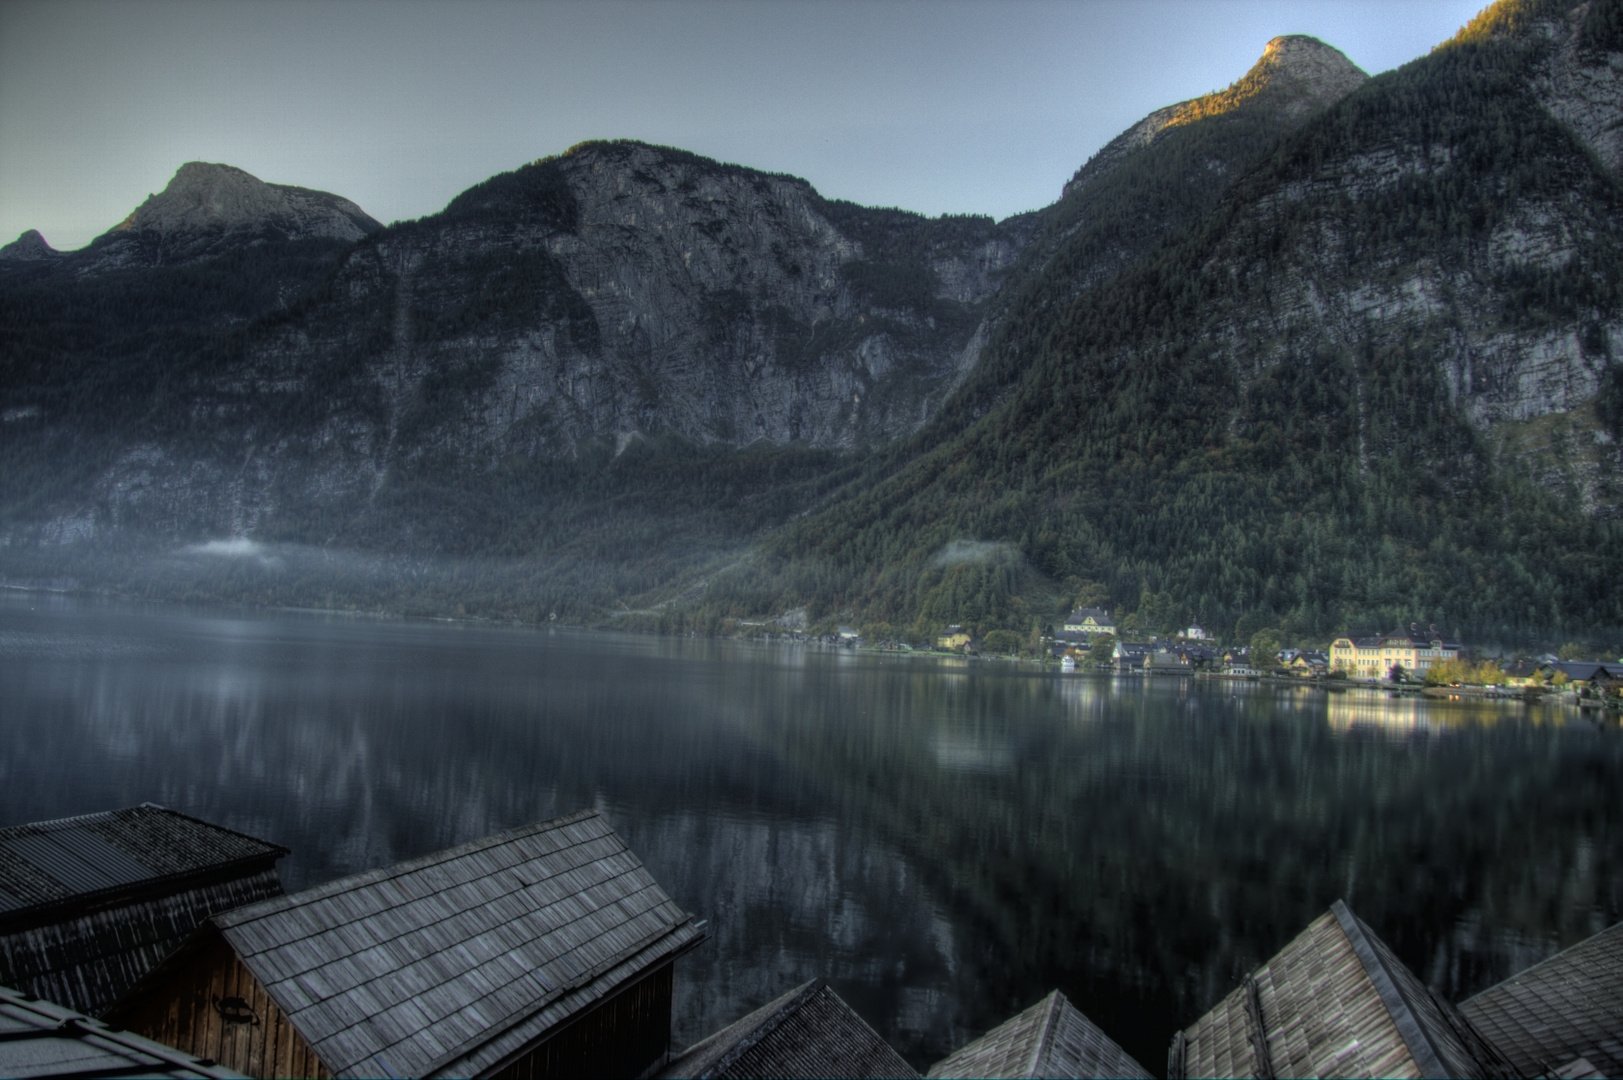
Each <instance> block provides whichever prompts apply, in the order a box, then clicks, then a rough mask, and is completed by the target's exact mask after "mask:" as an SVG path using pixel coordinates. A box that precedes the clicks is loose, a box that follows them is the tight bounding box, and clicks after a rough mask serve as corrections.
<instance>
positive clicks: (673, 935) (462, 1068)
mask: <svg viewBox="0 0 1623 1080" xmlns="http://www.w3.org/2000/svg"><path fill="white" fill-rule="evenodd" d="M213 922H214V924H215V925H216V926H218V927H219V929H220V932H221V933H222V934H224V936H225V938H226V940H227V941H229V942H230V943H231V945H232V947H233V948H234V949H235V950H236V951H237V954H238V956H240V957H241V959H242V961H243V963H245V964H246V965H247V966H248V967H249V969H250V970H252V971H253V972H254V975H255V977H257V978H258V979H259V980H260V982H261V983H262V984H263V985H264V987H265V989H266V991H267V992H269V993H270V995H271V997H273V998H274V999H275V1000H276V1003H277V1004H278V1006H280V1007H281V1009H282V1010H283V1012H284V1013H286V1014H287V1016H288V1018H289V1019H290V1020H291V1021H292V1022H293V1024H294V1026H295V1027H297V1028H298V1030H299V1031H300V1032H301V1033H302V1034H303V1035H304V1037H305V1038H306V1039H307V1040H308V1041H309V1043H310V1045H311V1046H312V1047H313V1048H314V1050H315V1051H316V1053H317V1055H318V1056H319V1057H320V1058H321V1060H322V1061H323V1062H324V1063H325V1064H326V1065H327V1066H328V1068H330V1069H331V1070H332V1071H333V1073H334V1074H335V1075H340V1076H342V1075H363V1076H366V1075H378V1074H379V1073H380V1072H390V1073H394V1074H396V1075H402V1076H426V1075H435V1074H444V1075H456V1076H465V1075H480V1074H483V1073H486V1072H489V1071H492V1070H493V1069H495V1068H498V1067H499V1066H500V1065H502V1064H503V1063H505V1061H506V1060H507V1059H509V1058H510V1057H512V1056H513V1055H515V1054H517V1053H518V1052H519V1051H520V1050H522V1049H523V1048H524V1047H525V1046H526V1045H528V1044H529V1043H530V1042H532V1041H533V1040H534V1039H535V1038H537V1037H538V1036H540V1035H542V1034H543V1033H545V1032H546V1031H548V1030H549V1029H551V1028H552V1027H554V1026H555V1025H557V1024H559V1023H561V1022H563V1021H564V1020H567V1019H568V1018H569V1017H570V1016H572V1015H574V1014H575V1013H578V1012H579V1011H581V1010H583V1009H585V1008H587V1007H588V1006H590V1005H591V1004H593V1003H595V1002H596V1001H598V1000H599V999H601V998H602V997H604V996H606V995H607V994H608V993H610V992H612V991H613V990H614V989H615V988H616V987H618V986H620V985H623V984H624V982H625V981H626V980H628V979H630V978H633V977H635V976H636V975H638V974H639V973H641V972H644V971H646V970H648V969H649V968H650V967H652V966H655V965H657V964H658V963H660V962H662V961H663V960H665V959H667V958H669V957H671V956H673V955H675V954H676V953H678V952H680V951H682V950H684V949H685V948H687V947H688V946H690V945H692V944H695V943H697V942H698V941H699V940H700V939H701V938H702V937H703V931H702V930H701V929H699V928H698V927H697V926H695V925H694V922H693V918H692V916H691V915H689V914H687V913H686V912H684V911H683V910H682V909H681V908H679V907H677V906H676V904H675V903H673V902H672V901H671V898H670V897H669V896H667V895H666V894H665V892H664V891H663V890H662V889H661V888H660V887H659V885H658V884H657V883H655V881H654V879H653V877H652V876H650V875H649V873H648V871H647V870H646V869H644V867H643V865H642V862H641V860H639V859H638V858H637V857H636V855H634V854H633V853H632V852H631V850H630V849H629V848H627V847H626V845H625V842H624V841H622V840H621V839H620V837H619V836H618V835H617V834H616V833H615V832H614V830H613V829H611V828H610V827H609V825H608V823H607V822H606V821H604V820H603V819H602V818H601V817H600V816H599V815H598V814H597V813H596V812H594V811H590V810H587V811H582V812H580V813H578V814H573V815H570V816H569V817H564V818H559V819H557V820H555V821H549V822H543V823H541V824H538V825H529V826H525V827H523V828H519V829H513V830H510V831H508V832H504V833H499V834H497V835H495V836H491V837H486V838H485V839H483V840H476V841H474V842H473V843H470V844H464V845H462V846H461V847H457V848H452V849H450V850H448V851H443V852H438V853H436V854H433V855H428V856H425V857H423V858H420V859H413V860H411V861H409V862H404V863H400V864H398V865H396V866H392V867H388V868H386V869H383V870H375V871H371V872H369V873H365V874H359V875H356V876H354V877H349V878H343V879H341V880H338V881H332V882H328V883H327V884H325V885H321V886H318V887H316V888H314V889H309V890H306V891H304V892H301V893H296V894H293V895H290V896H283V897H280V898H277V899H275V900H269V901H266V902H264V903H260V904H255V905H252V906H250V907H246V908H239V909H237V910H235V911H232V912H229V913H227V914H224V915H219V916H216V917H215V918H214V920H213Z"/></svg>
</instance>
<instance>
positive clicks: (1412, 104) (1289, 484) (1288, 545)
mask: <svg viewBox="0 0 1623 1080" xmlns="http://www.w3.org/2000/svg"><path fill="white" fill-rule="evenodd" d="M1615 11H1616V7H1615V5H1613V6H1606V7H1601V6H1598V5H1597V6H1594V7H1585V6H1580V7H1578V8H1576V9H1569V7H1568V6H1566V5H1560V4H1513V5H1501V6H1499V7H1498V8H1496V9H1493V10H1491V11H1490V12H1488V13H1486V14H1485V15H1484V17H1483V18H1482V19H1480V20H1478V22H1477V23H1475V24H1473V25H1472V26H1471V27H1469V28H1467V30H1466V31H1464V32H1462V34H1461V35H1460V37H1459V38H1458V39H1457V40H1456V41H1453V42H1450V43H1448V44H1447V45H1445V46H1444V47H1442V48H1440V49H1438V50H1437V51H1436V52H1434V53H1433V54H1432V55H1431V56H1429V57H1427V58H1424V59H1422V60H1419V61H1416V62H1414V63H1412V64H1410V65H1408V66H1407V67H1405V68H1403V69H1401V70H1399V71H1396V72H1392V73H1390V74H1387V75H1384V76H1381V77H1379V78H1376V79H1373V80H1371V81H1370V82H1369V83H1368V84H1367V85H1365V86H1364V87H1362V88H1361V89H1359V90H1357V91H1355V92H1354V93H1352V94H1351V95H1349V96H1348V97H1347V98H1346V99H1345V100H1344V101H1342V102H1341V103H1340V104H1338V105H1336V106H1333V107H1332V108H1330V109H1329V110H1327V111H1326V112H1325V113H1323V114H1322V115H1320V116H1318V117H1316V118H1315V119H1314V120H1312V121H1311V122H1309V123H1307V124H1304V125H1302V126H1301V127H1300V128H1298V129H1297V130H1296V131H1295V132H1294V133H1293V134H1291V135H1290V136H1289V137H1287V138H1286V139H1284V140H1283V141H1282V142H1281V143H1280V145H1279V146H1278V147H1277V148H1276V149H1274V150H1273V151H1272V152H1271V153H1270V154H1269V155H1268V156H1267V158H1266V160H1265V161H1263V162H1262V163H1261V164H1259V165H1257V166H1256V167H1255V168H1254V169H1253V170H1252V171H1250V172H1249V173H1248V174H1247V175H1245V176H1243V177H1242V178H1240V179H1239V180H1238V181H1237V183H1236V184H1235V185H1234V186H1233V187H1232V188H1230V189H1229V190H1228V192H1227V193H1226V194H1225V195H1224V197H1223V199H1222V201H1221V203H1220V204H1219V205H1218V206H1217V207H1215V209H1214V210H1213V211H1212V212H1211V213H1209V214H1208V215H1206V216H1204V217H1202V218H1201V219H1200V221H1199V222H1198V223H1197V224H1196V225H1194V226H1193V227H1192V228H1189V229H1187V230H1184V231H1182V232H1180V233H1178V234H1177V235H1175V236H1172V237H1170V238H1169V239H1167V240H1166V241H1165V242H1164V243H1162V244H1161V245H1159V246H1158V247H1156V248H1155V249H1154V250H1153V251H1152V252H1150V253H1149V254H1148V255H1146V256H1145V257H1144V258H1142V259H1140V260H1138V261H1137V262H1135V263H1133V264H1132V265H1131V266H1130V267H1129V268H1128V269H1127V270H1125V271H1124V272H1123V273H1122V274H1120V275H1119V276H1117V277H1115V278H1113V279H1110V280H1107V281H1104V282H1102V283H1099V284H1095V285H1092V286H1091V287H1089V288H1087V289H1086V290H1085V291H1084V292H1083V293H1082V294H1081V295H1080V296H1078V297H1077V298H1076V299H1074V300H1072V301H1071V302H1070V303H1069V304H1067V305H1065V306H1064V308H1063V310H1062V311H1061V312H1059V313H1058V314H1057V315H1056V316H1055V317H1054V318H1052V319H1046V320H1045V319H1041V318H1030V317H1023V316H1024V315H1025V313H1024V312H1020V311H1016V313H1015V314H1014V315H1013V316H1012V317H1011V321H1010V324H1009V326H1008V327H1007V328H1006V330H1005V336H1004V338H1003V339H1002V348H1003V349H1004V350H1005V353H1004V355H1005V356H1008V355H1016V356H1018V355H1020V354H1021V352H1022V350H1023V349H1025V350H1029V351H1030V356H1031V359H1030V360H1029V362H1023V363H1017V364H1015V365H1014V366H1016V367H1018V368H1019V371H1020V374H1019V379H1018V382H1017V384H1016V385H1015V386H1014V388H1013V389H1012V390H1011V391H1010V392H1008V393H1007V394H1006V395H1005V396H1004V397H1003V398H1002V399H1001V400H998V401H996V402H995V404H990V405H989V404H988V403H987V402H986V401H985V399H984V398H980V399H977V398H976V397H975V396H974V395H973V388H972V389H971V391H970V392H968V393H966V394H965V395H964V397H962V398H960V399H959V400H958V401H956V402H955V403H953V405H952V406H949V412H950V411H951V410H953V409H959V410H968V411H974V410H978V409H985V410H987V411H986V412H985V415H984V416H983V417H982V418H981V419H979V420H977V421H976V422H975V423H974V424H973V425H972V426H970V427H969V428H968V429H967V430H966V431H964V432H963V433H962V434H961V435H959V436H957V437H955V438H952V439H950V440H948V441H946V442H945V443H943V444H941V445H938V446H935V447H932V448H930V449H928V450H926V451H924V452H922V453H920V454H919V455H918V456H917V457H915V458H913V459H912V460H910V461H908V462H907V464H906V465H905V466H903V467H901V468H899V469H897V470H896V471H895V472H894V473H893V474H892V475H889V476H887V477H885V478H884V479H882V480H880V481H878V482H875V483H871V484H870V485H868V486H866V487H864V488H862V489H861V490H854V491H851V492H849V493H848V494H847V496H846V497H845V498H844V499H842V500H841V501H839V502H837V503H835V504H834V505H832V506H830V507H829V508H828V509H826V510H825V511H824V512H823V513H821V514H819V515H817V516H815V517H813V518H810V519H806V520H803V521H801V522H797V523H796V524H795V526H794V527H793V528H791V529H789V530H786V531H785V532H783V533H781V534H779V535H778V536H775V537H773V538H772V539H771V540H770V541H769V542H768V543H767V544H766V545H765V551H764V553H763V556H762V557H761V559H760V560H759V561H757V562H756V563H754V564H752V565H751V566H750V567H748V568H743V569H740V570H739V571H737V572H735V573H733V574H731V575H729V576H728V577H727V578H726V579H724V580H723V581H721V582H718V583H717V584H716V585H714V586H713V587H712V589H711V592H710V593H709V595H708V598H709V600H710V602H711V603H712V604H714V605H716V607H717V608H718V609H719V610H722V611H727V612H733V611H737V612H740V613H742V612H746V611H753V610H759V609H762V608H767V609H770V608H776V607H784V606H788V605H793V604H797V603H806V604H810V605H812V606H813V608H814V610H817V609H821V610H840V609H845V608H849V609H851V611H852V613H853V615H852V617H854V618H856V619H859V620H862V621H866V622H886V621H889V622H892V623H899V624H901V625H903V626H914V624H917V626H916V627H915V629H916V631H917V632H924V631H927V630H928V629H930V624H935V623H940V622H944V621H948V620H951V621H961V622H967V623H971V624H975V625H978V626H981V627H991V626H1010V627H1013V628H1016V629H1023V628H1024V626H1023V624H1028V623H1029V622H1031V621H1033V620H1037V619H1040V618H1042V617H1043V616H1044V615H1046V614H1047V611H1048V608H1047V607H1046V606H1044V605H1041V604H1039V603H1037V602H1036V601H1038V600H1039V598H1040V593H1039V594H1036V595H1034V594H1033V590H1032V582H1034V581H1047V582H1051V583H1054V584H1055V585H1057V586H1058V588H1057V589H1056V590H1055V591H1056V592H1057V593H1059V594H1060V595H1062V596H1080V595H1084V594H1086V595H1089V596H1091V597H1093V598H1095V599H1103V598H1108V600H1109V602H1111V603H1112V604H1113V605H1114V606H1116V607H1117V609H1118V610H1121V611H1124V612H1131V613H1133V615H1134V616H1135V620H1134V621H1135V622H1136V623H1137V624H1138V625H1140V626H1142V627H1143V628H1145V629H1167V628H1171V627H1173V626H1176V625H1182V624H1184V623H1185V622H1186V621H1187V620H1193V619H1198V620H1200V621H1201V622H1202V624H1203V625H1206V626H1215V627H1220V628H1232V627H1233V626H1234V625H1235V624H1236V623H1237V621H1238V620H1239V619H1240V618H1241V617H1242V616H1246V615H1248V614H1251V615H1260V616H1261V617H1263V618H1265V619H1269V620H1274V619H1277V620H1282V621H1283V622H1284V624H1285V626H1286V627H1287V629H1291V630H1294V631H1296V632H1300V633H1310V634H1319V635H1323V634H1325V633H1328V632H1329V631H1331V630H1333V629H1335V628H1337V627H1338V626H1344V625H1346V624H1347V622H1348V621H1349V620H1351V621H1354V622H1357V623H1364V624H1381V623H1388V622H1390V623H1396V622H1398V621H1409V620H1410V619H1421V620H1425V621H1430V622H1442V623H1444V624H1445V625H1447V626H1449V627H1450V628H1451V629H1457V630H1459V631H1461V632H1469V633H1471V634H1474V635H1489V636H1492V637H1494V638H1498V639H1501V640H1511V639H1516V638H1520V637H1523V636H1526V635H1534V634H1538V633H1548V632H1552V631H1556V630H1559V631H1562V632H1573V631H1579V630H1583V629H1588V628H1595V627H1603V626H1604V627H1616V626H1619V625H1623V590H1620V589H1619V588H1618V587H1617V585H1616V582H1617V581H1618V572H1619V570H1620V569H1623V528H1620V524H1619V520H1618V517H1617V501H1616V500H1617V488H1616V470H1617V464H1618V462H1617V453H1616V447H1617V442H1616V439H1617V438H1618V437H1619V435H1623V429H1619V428H1618V426H1617V423H1616V418H1617V405H1616V402H1617V397H1616V393H1617V391H1616V388H1617V386H1618V379H1619V375H1618V371H1619V368H1618V365H1617V363H1616V362H1615V361H1614V359H1613V355H1614V352H1615V350H1616V349H1617V348H1618V347H1619V346H1623V323H1620V312H1619V299H1620V298H1619V296H1618V293H1617V282H1618V281H1619V280H1620V277H1619V271H1620V269H1623V267H1620V259H1623V246H1620V241H1623V236H1620V234H1619V224H1620V222H1623V217H1620V216H1619V211H1620V210H1623V204H1620V194H1619V188H1618V177H1617V173H1616V171H1615V170H1614V169H1612V168H1609V167H1608V166H1607V164H1606V163H1605V161H1604V160H1603V159H1602V158H1601V157H1600V156H1599V154H1598V153H1597V152H1596V150H1595V148H1594V147H1592V146H1589V145H1586V144H1585V142H1584V140H1583V138H1582V136H1581V135H1580V134H1579V133H1578V132H1577V131H1575V130H1574V127H1573V126H1571V125H1569V124H1566V123H1563V122H1562V121H1561V120H1559V119H1558V118H1557V117H1556V116H1554V115H1552V110H1551V109H1550V108H1549V107H1547V104H1546V102H1544V101H1541V100H1540V96H1539V91H1540V90H1541V89H1547V85H1544V86H1541V75H1542V73H1544V72H1546V71H1547V70H1548V69H1549V68H1550V67H1551V66H1552V65H1553V64H1556V63H1563V62H1565V63H1571V62H1572V61H1573V59H1574V58H1576V60H1577V61H1578V62H1581V63H1585V64H1588V65H1590V66H1594V67H1600V68H1602V69H1603V70H1609V64H1608V54H1609V53H1610V52H1611V50H1614V49H1615V48H1616V37H1615V30H1614V29H1613V28H1614V27H1615V25H1616V22H1615V14H1613V13H1615ZM1619 104H1623V103H1619V102H1617V101H1616V100H1615V99H1614V101H1613V106H1612V107H1613V111H1614V115H1615V113H1616V112H1617V108H1618V105H1619ZM1206 122H1209V121H1206ZM1191 126H1194V125H1191ZM997 363H998V360H997V359H993V360H992V361H990V364H989V366H995V365H996V364H997ZM1550 414H1561V415H1571V416H1576V417H1577V418H1578V419H1579V420H1580V421H1581V422H1580V423H1579V424H1578V428H1579V430H1580V432H1581V433H1582V434H1583V435H1585V436H1587V437H1588V439H1589V445H1588V447H1587V448H1579V452H1581V451H1582V450H1583V449H1587V450H1588V451H1589V452H1590V454H1591V455H1592V457H1593V459H1594V463H1595V465H1596V466H1597V467H1596V468H1595V469H1594V470H1592V471H1591V473H1590V474H1589V477H1588V479H1589V483H1588V484H1587V486H1585V485H1583V484H1582V483H1580V482H1577V481H1575V480H1573V475H1574V474H1573V473H1571V472H1569V473H1568V474H1567V477H1566V480H1565V481H1564V482H1562V483H1558V484H1554V485H1551V484H1549V483H1547V482H1540V481H1541V480H1543V481H1547V480H1548V479H1549V478H1548V477H1547V476H1540V475H1538V474H1537V472H1536V470H1535V469H1534V468H1533V467H1532V466H1531V464H1530V463H1529V462H1528V461H1526V460H1523V459H1519V458H1517V457H1515V456H1513V455H1511V454H1508V453H1502V452H1499V449H1498V448H1499V442H1498V440H1496V435H1495V425H1496V423H1501V422H1502V423H1507V424H1511V425H1515V424H1517V423H1523V422H1526V421H1529V420H1532V419H1534V418H1538V417H1541V416H1547V415H1550ZM1608 427H1609V428H1610V430H1605V429H1606V428H1608ZM1051 587H1052V586H1051Z"/></svg>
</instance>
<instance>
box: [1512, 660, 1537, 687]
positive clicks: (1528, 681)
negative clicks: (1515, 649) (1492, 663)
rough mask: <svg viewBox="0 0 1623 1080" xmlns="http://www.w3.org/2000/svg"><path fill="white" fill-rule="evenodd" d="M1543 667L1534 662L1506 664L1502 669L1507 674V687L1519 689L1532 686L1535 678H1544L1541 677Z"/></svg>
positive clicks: (1518, 661)
mask: <svg viewBox="0 0 1623 1080" xmlns="http://www.w3.org/2000/svg"><path fill="white" fill-rule="evenodd" d="M1543 666H1544V665H1542V664H1539V663H1537V662H1535V661H1532V660H1517V661H1516V662H1515V663H1512V664H1506V665H1505V666H1504V668H1503V669H1502V670H1503V671H1504V673H1505V685H1506V686H1511V687H1518V688H1519V687H1526V686H1532V685H1533V680H1534V679H1535V678H1540V679H1542V678H1543V676H1542V675H1540V669H1541V668H1542V667H1543Z"/></svg>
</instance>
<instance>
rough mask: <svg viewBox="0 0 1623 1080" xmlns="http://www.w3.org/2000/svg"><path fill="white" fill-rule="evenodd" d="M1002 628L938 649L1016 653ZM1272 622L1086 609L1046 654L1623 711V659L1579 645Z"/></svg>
mask: <svg viewBox="0 0 1623 1080" xmlns="http://www.w3.org/2000/svg"><path fill="white" fill-rule="evenodd" d="M1000 635H1001V636H1003V637H1006V638H1009V639H1014V638H1015V635H1012V634H1007V633H1006V632H1001V631H994V632H993V633H990V634H987V635H985V636H984V637H976V636H975V635H974V634H972V633H970V632H969V631H968V630H967V629H966V628H965V627H963V626H957V625H954V626H949V627H947V629H946V632H945V633H943V634H941V635H939V636H938V637H937V638H936V640H935V647H936V651H938V652H947V653H956V654H962V655H968V656H985V657H996V656H999V655H1013V650H1004V649H1000V648H999V646H1000V645H1004V646H1006V645H1007V642H1006V641H1000V640H999V637H1000ZM1277 637H1278V635H1277V633H1276V632H1275V631H1270V630H1263V631H1259V632H1258V633H1257V634H1255V635H1254V636H1253V637H1252V639H1251V641H1250V642H1248V643H1247V644H1243V645H1230V646H1222V645H1219V644H1218V642H1217V641H1216V640H1214V638H1213V635H1211V634H1210V633H1208V632H1207V631H1205V630H1203V629H1202V628H1201V627H1200V626H1198V625H1192V626H1189V627H1188V628H1186V629H1185V630H1183V632H1181V633H1179V634H1175V635H1171V636H1167V637H1162V636H1160V635H1143V640H1136V641H1135V640H1129V636H1128V634H1127V633H1125V632H1124V631H1122V629H1121V628H1120V627H1119V626H1118V625H1117V622H1116V620H1114V619H1113V618H1112V617H1111V615H1110V612H1108V611H1106V610H1105V609H1103V608H1092V607H1083V608H1076V609H1074V610H1073V611H1071V612H1070V613H1069V614H1068V615H1067V616H1065V618H1064V621H1063V622H1062V623H1061V624H1059V625H1058V626H1056V627H1055V629H1054V632H1053V634H1052V635H1050V636H1048V637H1047V638H1045V641H1044V646H1045V650H1044V657H1043V658H1044V659H1046V660H1049V661H1053V662H1057V663H1058V664H1059V665H1060V666H1061V669H1062V670H1064V671H1093V672H1099V673H1110V674H1114V675H1125V676H1134V675H1144V676H1154V675H1174V676H1192V677H1195V678H1209V679H1241V680H1250V681H1260V680H1264V679H1277V680H1290V681H1294V682H1296V683H1298V684H1300V683H1309V684H1314V685H1322V686H1324V687H1326V688H1328V689H1335V688H1348V687H1353V686H1365V687H1379V688H1381V689H1384V690H1389V691H1398V692H1414V693H1421V694H1425V695H1427V696H1431V697H1444V698H1458V697H1461V696H1465V697H1522V698H1526V697H1540V698H1543V697H1549V698H1552V699H1554V700H1558V701H1565V702H1568V703H1572V704H1577V705H1580V706H1590V707H1605V708H1610V709H1623V658H1619V657H1617V656H1615V655H1612V656H1603V657H1602V658H1598V659H1582V658H1580V657H1579V656H1577V655H1576V653H1577V652H1578V651H1579V650H1578V649H1577V648H1575V647H1565V648H1563V649H1562V651H1561V653H1559V654H1557V653H1545V654H1543V655H1539V656H1521V657H1516V658H1509V659H1507V658H1495V657H1489V656H1484V655H1481V652H1480V650H1476V649H1473V648H1471V647H1469V646H1466V645H1463V644H1461V643H1459V642H1457V641H1453V640H1450V639H1449V637H1448V636H1447V635H1445V634H1443V633H1442V632H1441V631H1439V630H1438V628H1437V627H1436V626H1428V627H1421V626H1420V625H1418V624H1410V626H1408V627H1407V628H1398V629H1395V630H1392V631H1390V632H1387V633H1379V632H1375V631H1350V632H1347V633H1342V634H1338V635H1336V636H1335V637H1334V638H1332V639H1331V640H1330V641H1329V642H1328V644H1327V645H1326V646H1325V647H1322V648H1311V647H1291V648H1287V647H1283V646H1280V645H1279V643H1278V640H1277ZM1016 640H1017V639H1016Z"/></svg>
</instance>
